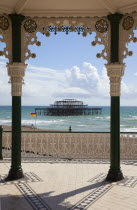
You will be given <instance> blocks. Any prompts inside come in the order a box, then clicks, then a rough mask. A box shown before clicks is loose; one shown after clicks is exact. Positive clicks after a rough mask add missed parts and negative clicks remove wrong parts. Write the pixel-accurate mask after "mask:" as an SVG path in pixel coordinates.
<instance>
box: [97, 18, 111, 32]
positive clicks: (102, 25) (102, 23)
mask: <svg viewBox="0 0 137 210" xmlns="http://www.w3.org/2000/svg"><path fill="white" fill-rule="evenodd" d="M95 28H96V30H97V31H98V32H100V33H104V32H106V31H107V30H108V23H107V21H106V20H103V19H101V20H98V21H97V22H96V25H95Z"/></svg>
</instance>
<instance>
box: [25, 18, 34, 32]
mask: <svg viewBox="0 0 137 210" xmlns="http://www.w3.org/2000/svg"><path fill="white" fill-rule="evenodd" d="M24 28H25V31H26V32H28V33H32V32H35V31H36V29H37V24H36V22H35V21H34V20H31V19H29V20H27V21H26V22H25V23H24Z"/></svg>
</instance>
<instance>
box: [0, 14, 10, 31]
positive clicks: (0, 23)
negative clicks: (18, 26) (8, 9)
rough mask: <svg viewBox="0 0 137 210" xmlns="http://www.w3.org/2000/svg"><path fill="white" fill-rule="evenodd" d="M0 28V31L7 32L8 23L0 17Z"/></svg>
mask: <svg viewBox="0 0 137 210" xmlns="http://www.w3.org/2000/svg"><path fill="white" fill-rule="evenodd" d="M0 28H1V29H2V30H7V29H8V28H9V21H8V19H7V18H5V17H4V16H0Z"/></svg>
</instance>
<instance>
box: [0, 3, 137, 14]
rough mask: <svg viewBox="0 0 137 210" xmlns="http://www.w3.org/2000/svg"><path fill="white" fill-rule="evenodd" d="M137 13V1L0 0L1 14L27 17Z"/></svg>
mask: <svg viewBox="0 0 137 210" xmlns="http://www.w3.org/2000/svg"><path fill="white" fill-rule="evenodd" d="M134 11H135V12H137V0H0V13H1V14H4V13H5V14H11V13H17V14H22V15H25V16H31V17H34V16H38V17H44V16H45V17H47V16H91V17H94V16H99V17H102V16H107V15H109V14H114V13H116V12H118V13H122V14H126V13H132V12H134Z"/></svg>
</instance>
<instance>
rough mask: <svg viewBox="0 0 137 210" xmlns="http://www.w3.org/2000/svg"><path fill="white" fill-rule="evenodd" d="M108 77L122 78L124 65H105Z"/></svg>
mask: <svg viewBox="0 0 137 210" xmlns="http://www.w3.org/2000/svg"><path fill="white" fill-rule="evenodd" d="M105 66H106V68H107V75H108V77H122V76H123V75H124V70H125V63H122V64H119V63H110V64H106V65H105Z"/></svg>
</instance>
